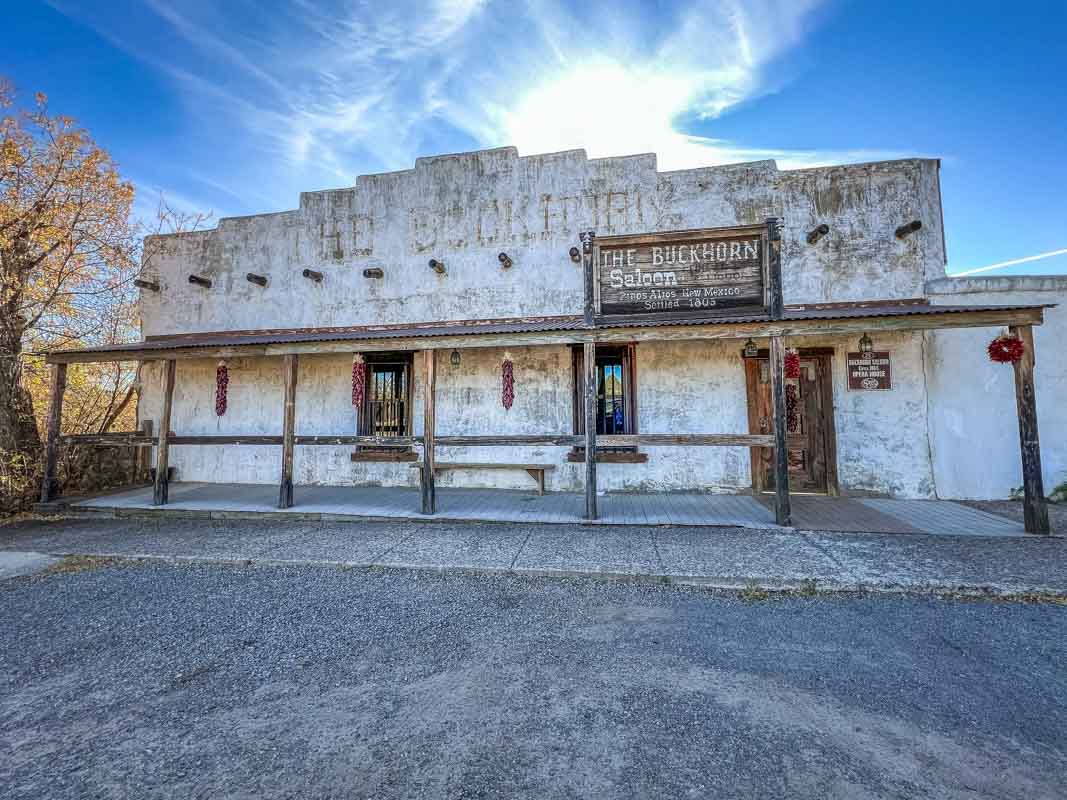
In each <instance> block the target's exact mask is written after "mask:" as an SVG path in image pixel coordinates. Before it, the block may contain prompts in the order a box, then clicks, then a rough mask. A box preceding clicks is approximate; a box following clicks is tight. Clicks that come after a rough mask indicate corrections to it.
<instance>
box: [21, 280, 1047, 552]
mask: <svg viewBox="0 0 1067 800" xmlns="http://www.w3.org/2000/svg"><path fill="white" fill-rule="evenodd" d="M1042 318H1043V308H1042V307H1040V306H984V307H979V306H968V307H963V306H959V307H954V306H931V305H928V304H925V303H923V302H921V301H898V302H882V303H853V304H827V305H824V306H804V307H800V306H796V307H789V306H786V307H785V308H784V309H782V310H781V311H779V312H776V313H775V314H773V315H767V314H754V315H750V316H743V317H741V316H737V317H719V318H707V319H686V320H665V321H662V322H649V321H640V322H634V323H627V322H622V321H620V322H614V323H612V324H610V325H601V326H597V325H592V324H590V323H589V322H588V320H586V319H584V318H583V317H581V316H578V315H575V316H562V317H543V318H522V319H507V320H467V321H458V322H448V323H428V324H424V325H415V326H411V325H406V326H402V325H382V326H359V327H353V328H344V329H338V328H334V329H313V330H310V329H309V330H287V331H274V330H271V331H244V332H219V333H207V334H189V335H179V336H163V337H153V338H150V339H148V340H146V341H144V342H139V343H135V344H130V345H119V346H111V347H103V348H94V349H87V350H79V351H65V352H64V351H60V352H54V353H50V354H48V361H49V362H51V363H52V364H53V365H54V367H53V369H54V379H53V395H52V406H51V409H50V414H49V428H48V434H47V453H48V460H47V463H46V472H45V477H44V484H43V486H42V495H41V499H42V502H43V503H45V504H48V503H51V502H52V501H54V500H55V499H56V494H57V492H56V479H55V462H56V452H57V448H58V447H60V446H62V445H64V444H80V445H91V446H103V447H107V446H137V447H141V448H143V449H144V450H145V451H146V453H147V452H148V449H149V448H154V463H155V469H154V486H153V487H152V488H151V489H150V490H146V489H141V490H133V491H131V492H126V493H123V494H120V495H117V496H112V498H111V499H110V500H108V499H106V498H101V499H98V500H89V501H84V502H83V503H81V504H79V507H89V508H115V509H119V510H121V509H127V510H132V509H137V510H141V511H143V510H145V509H146V508H150V507H162V506H166V507H168V508H173V509H174V510H183V511H189V512H206V513H208V514H212V513H220V514H228V513H244V512H254V513H267V512H268V511H280V512H285V511H291V512H292V513H305V514H315V513H318V514H332V515H339V516H345V515H348V516H355V517H368V516H371V517H374V516H383V517H389V518H411V519H415V518H425V517H427V516H431V515H433V516H437V517H441V518H445V519H470V520H478V519H492V520H496V521H529V522H535V521H536V522H573V521H575V520H579V519H580V520H582V521H585V522H587V523H606V524H653V525H660V524H691V525H709V524H710V525H739V526H746V527H768V526H775V525H777V526H791V527H798V528H804V529H813V530H870V531H880V532H881V531H884V532H897V533H918V532H946V531H947V529H949V528H951V529H953V531H955V532H960V530H968V529H974V530H994V529H995V530H996V531H997V532H1003V531H1004V530H1007V529H1008V528H1011V529H1012V530H1015V527H1016V526H1014V524H1013V523H1010V522H1008V521H1006V520H1000V518H997V517H991V516H990V515H981V516H975V514H980V512H973V510H972V509H968V508H967V507H966V506H962V505H959V504H955V503H947V504H943V503H933V504H930V501H916V500H887V499H880V498H858V497H857V498H834V497H829V498H820V497H809V496H807V495H798V494H794V493H791V491H790V477H789V464H788V461H787V458H786V453H787V451H788V449H789V448H790V447H791V446H793V445H792V442H791V440H792V438H793V437H792V436H791V435H790V433H789V431H788V430H787V425H786V413H785V394H786V392H785V374H784V363H783V362H784V354H785V350H786V347H787V345H788V346H801V347H802V346H803V344H804V342H805V341H812V340H813V337H826V336H848V337H856V338H858V337H859V336H861V335H866V334H868V333H869V334H871V335H875V336H877V335H878V334H879V333H885V334H889V333H898V332H902V331H909V332H912V331H924V330H936V329H946V328H968V327H983V328H985V327H997V326H1007V327H1009V328H1010V329H1011V330H1012V331H1013V333H1014V334H1015V335H1016V336H1018V337H1019V338H1020V339H1021V340H1022V341H1023V342H1024V343H1025V344H1026V348H1025V355H1024V357H1023V359H1022V360H1021V361H1019V362H1017V363H1016V364H1015V379H1016V389H1017V392H1016V394H1017V401H1018V415H1019V417H1018V424H1019V433H1020V444H1021V460H1022V467H1023V469H1022V473H1023V477H1024V489H1025V506H1026V526H1025V528H1026V530H1027V531H1028V532H1031V533H1047V532H1048V530H1049V529H1048V519H1047V512H1046V509H1045V505H1044V504H1045V500H1044V492H1043V487H1042V486H1041V469H1040V451H1039V443H1038V436H1037V427H1036V409H1035V405H1034V392H1033V364H1034V353H1033V338H1032V333H1031V326H1032V325H1039V324H1041V322H1042ZM753 338H756V339H760V340H762V341H764V342H766V344H767V345H769V355H770V358H769V361H770V370H769V371H770V376H769V377H770V384H771V408H770V410H771V416H772V419H771V420H770V424H771V430H767V429H766V428H764V429H762V430H761V431H760V432H758V433H757V432H754V430H758V429H754V428H753V427H752V426H751V424H750V426H749V430H748V431H742V432H700V431H696V432H687V431H661V432H643V431H642V432H634V433H625V434H608V435H604V434H601V433H598V431H597V425H596V403H597V402H598V399H597V397H596V394H595V388H594V387H595V386H596V377H595V373H594V372H593V370H594V368H595V363H596V359H595V354H596V348H597V346H598V345H616V346H618V345H627V344H632V343H639V342H678V341H695V340H712V341H718V342H736V343H737V344H738V345H740V344H741V343H742V342H744V341H745V340H748V339H753ZM545 345H569V346H573V347H577V348H578V349H579V350H580V351H582V352H584V365H585V370H586V372H585V380H584V386H585V387H586V390H585V391H584V393H583V394H584V408H583V409H581V410H582V412H583V413H582V414H581V416H582V418H583V419H582V422H584V426H583V427H584V430H581V432H580V433H578V432H576V433H569V432H565V431H558V430H557V431H551V432H545V433H543V434H522V435H515V434H507V435H494V434H493V433H492V432H491V431H487V432H485V433H479V434H477V435H448V434H446V435H438V429H439V427H443V428H445V430H447V424H448V421H447V420H441V419H439V418H438V410H437V404H436V402H435V397H436V394H435V393H436V386H437V381H438V370H439V366H438V365H439V363H440V361H441V360H442V358H441V356H442V355H443V354H447V353H448V352H449V351H453V350H458V351H464V352H469V351H471V350H472V349H477V348H493V347H495V348H499V347H511V348H523V347H535V346H545ZM739 350H740V347H739ZM396 351H407V352H409V353H412V354H414V355H415V356H418V360H419V361H420V362H421V363H422V365H423V373H422V374H423V381H424V385H423V386H422V402H421V408H420V412H421V414H420V415H421V417H422V432H421V435H414V431H413V430H411V429H409V430H407V431H405V435H402V436H382V435H370V436H368V435H358V434H356V435H353V434H350V433H338V434H337V435H301V432H300V431H299V430H297V422H296V420H297V415H296V408H297V405H298V404H299V402H300V391H299V387H298V363H300V361H301V359H303V358H312V357H315V356H321V355H327V354H341V353H352V352H358V353H374V352H396ZM246 356H247V357H256V358H261V359H262V358H269V359H275V358H276V359H277V364H278V369H279V372H280V374H281V376H282V378H283V385H284V391H283V397H282V400H283V402H282V403H281V406H280V407H279V408H277V414H276V420H277V423H278V428H280V430H281V434H280V435H225V434H224V433H220V434H218V435H210V436H208V435H183V433H182V431H180V430H178V431H175V430H174V426H173V417H172V411H173V407H174V396H175V382H176V376H177V370H176V366H177V364H178V363H180V362H183V361H186V360H193V359H199V360H201V361H204V360H209V359H220V358H239V357H246ZM131 360H132V361H142V362H143V361H154V362H158V363H159V364H160V365H161V367H162V369H161V370H160V373H161V377H162V386H161V387H160V388H161V390H160V397H161V398H162V408H161V413H160V415H159V418H158V421H157V424H156V426H155V431H156V432H157V434H156V435H154V434H153V433H151V432H148V431H140V432H124V433H106V434H102V435H95V436H82V437H78V436H62V435H61V433H60V431H61V419H62V405H61V403H62V397H63V389H64V386H65V379H66V369H67V365H68V364H77V363H79V362H86V361H131ZM561 377H562V376H561ZM220 421H222V422H224V421H225V418H224V417H220ZM576 427H577V426H576ZM709 427H712V425H709ZM278 428H275V430H277V429H278ZM163 431H166V432H167V435H162V436H161V435H158V433H159V432H163ZM217 445H225V446H227V447H230V448H232V450H230V451H228V452H232V453H234V454H236V453H237V452H240V451H242V450H244V449H245V448H247V447H253V448H259V447H280V449H281V456H282V457H281V470H280V474H279V479H278V483H276V484H274V485H273V486H270V485H262V484H244V483H242V484H224V483H217V484H204V483H189V484H183V483H178V482H174V481H173V479H172V476H171V470H170V468H169V467H170V460H169V458H170V452H171V448H172V447H203V446H217ZM298 446H301V447H309V446H311V447H315V446H332V447H338V446H346V447H347V446H356V447H379V448H389V447H394V448H395V447H403V448H408V449H410V450H411V451H412V453H413V454H415V458H416V459H417V461H416V462H415V464H414V465H413V466H414V467H415V469H414V470H412V471H413V472H416V473H417V474H418V475H419V477H420V481H419V482H420V484H421V488H420V489H412V488H408V489H403V488H390V489H386V488H379V487H372V486H314V485H306V486H305V485H300V486H295V485H294V471H293V455H294V451H295V449H296V448H297V447H298ZM529 446H539V447H546V448H564V447H569V448H575V449H581V450H584V452H585V453H589V452H594V453H597V458H596V459H585V458H584V457H583V458H582V459H581V460H582V461H583V462H584V464H582V466H581V469H582V472H583V477H584V493H582V494H578V493H574V492H555V493H550V494H548V495H545V496H544V497H538V496H537V495H535V494H533V493H528V492H515V491H508V490H499V489H494V490H463V489H444V488H438V486H437V485H436V481H435V475H436V474H437V472H438V471H439V469H440V467H441V466H445V465H440V464H437V463H436V461H437V457H436V451H437V449H438V448H444V447H447V448H453V449H454V448H490V449H491V450H493V451H496V452H500V453H501V454H502V458H501V459H500V461H504V460H506V459H507V458H508V453H509V449H510V450H512V451H513V450H515V449H516V448H521V447H529ZM626 447H652V448H677V447H687V448H693V447H696V448H706V447H719V448H721V447H734V448H744V449H747V450H749V451H750V452H753V453H755V452H759V451H762V452H771V453H772V454H773V469H774V473H773V477H774V489H773V493H770V494H758V493H757V494H756V495H755V496H753V495H743V496H737V495H734V496H724V495H714V494H707V493H689V492H679V493H667V494H658V493H642V492H636V493H627V494H621V493H620V494H615V493H604V492H603V491H602V489H601V488H600V487H598V483H597V467H598V462H601V461H602V460H604V459H603V458H602V456H601V453H602V452H603V449H604V448H626ZM234 457H235V458H236V455H234ZM466 466H472V465H466ZM509 466H514V467H525V466H528V465H526V464H514V465H509ZM178 477H179V478H180V477H181V476H180V475H179V476H178ZM917 504H918V505H917ZM920 511H922V512H923V513H919V512H920ZM972 512H973V513H972ZM944 515H947V516H945V517H944V520H943V521H942V522H938V521H937V520H938V518H939V517H941V516H944ZM1015 532H1018V531H1015Z"/></svg>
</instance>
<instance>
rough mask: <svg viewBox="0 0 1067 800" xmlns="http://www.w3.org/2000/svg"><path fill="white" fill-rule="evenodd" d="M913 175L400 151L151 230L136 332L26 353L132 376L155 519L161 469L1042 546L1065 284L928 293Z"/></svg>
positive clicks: (892, 170)
mask: <svg viewBox="0 0 1067 800" xmlns="http://www.w3.org/2000/svg"><path fill="white" fill-rule="evenodd" d="M939 170H940V163H939V162H938V161H936V160H930V159H908V160H900V161H887V162H878V163H869V164H855V165H847V166H835V167H823V168H814V169H804V170H789V171H785V170H779V169H778V168H777V166H776V164H775V163H774V162H773V161H761V162H755V163H747V164H734V165H727V166H718V167H708V168H699V169H690V170H681V171H676V172H659V171H657V168H656V157H655V156H654V155H651V154H647V155H637V156H630V157H622V158H605V159H588V158H587V157H586V155H585V153H584V152H583V151H580V150H579V151H570V152H563V153H555V154H550V155H539V156H527V157H520V156H519V154H518V152H517V151H516V150H515V149H514V148H501V149H496V150H487V151H480V152H473V153H463V154H458V155H447V156H440V157H433V158H421V159H419V160H418V161H416V163H415V167H414V169H410V170H404V171H400V172H392V173H386V174H380V175H363V176H360V177H359V178H358V179H357V180H356V184H355V186H354V187H353V188H349V189H339V190H330V191H318V192H308V193H304V194H302V195H301V197H300V206H299V208H298V209H296V210H293V211H285V212H281V213H273V214H262V215H256V216H249V217H239V218H227V219H221V220H220V221H219V223H218V227H217V228H216V229H214V230H207V231H200V232H194V233H185V234H179V235H173V236H163V237H155V238H154V239H152V240H150V241H149V242H148V243H146V251H147V252H148V253H149V256H148V258H147V259H146V270H145V274H143V275H142V276H141V280H140V281H139V285H140V286H141V287H142V289H141V313H142V325H143V337H144V339H143V341H141V342H138V343H133V344H130V345H122V346H115V347H109V348H97V349H89V350H82V351H59V352H54V353H52V354H50V355H49V361H51V362H53V363H55V364H57V365H59V366H60V367H61V366H62V365H64V364H66V363H75V362H78V361H90V360H92V361H96V360H121V359H126V360H137V361H140V362H142V363H143V369H142V373H141V381H142V387H143V388H142V394H141V399H140V405H139V409H138V414H139V418H140V420H141V421H142V422H147V423H150V424H151V425H152V426H153V427H152V430H154V431H155V434H154V435H155V436H158V432H159V431H161V430H166V431H170V432H171V436H170V437H169V438H168V439H167V440H166V443H165V445H164V446H162V447H156V448H155V449H154V455H153V460H154V463H158V465H159V467H160V468H159V469H157V471H156V488H155V502H156V503H158V504H162V503H165V502H166V501H167V498H168V485H169V484H168V478H169V480H171V481H174V480H177V481H181V482H217V483H236V484H274V485H277V486H279V491H278V497H279V504H280V505H281V506H282V507H287V506H289V505H292V503H293V502H294V499H295V502H296V503H297V505H299V502H300V500H299V497H300V487H301V486H305V485H335V486H382V487H399V486H407V487H417V486H422V487H423V493H422V497H423V499H422V510H423V511H424V512H427V513H432V511H433V510H434V502H435V501H434V497H435V491H436V489H437V488H440V487H484V488H505V489H527V490H530V489H538V488H539V489H543V490H544V491H547V492H578V493H583V492H584V493H586V500H585V516H586V517H590V518H595V517H596V516H597V513H598V512H597V508H596V506H597V497H598V493H601V494H602V493H605V492H607V493H617V492H640V493H646V492H701V493H722V494H745V493H756V494H759V493H764V492H775V493H776V510H777V514H778V519H779V522H788V521H789V496H790V493H793V494H796V493H806V494H827V495H843V496H860V497H890V498H998V497H1007V496H1008V495H1009V494H1010V493H1012V492H1013V491H1015V490H1017V489H1019V487H1024V488H1025V490H1026V494H1027V527H1028V529H1031V530H1033V531H1039V530H1046V531H1047V516H1046V512H1045V508H1044V499H1043V497H1044V494H1045V490H1046V489H1045V487H1048V488H1051V487H1052V486H1055V485H1056V484H1058V483H1061V482H1063V481H1064V480H1065V479H1067V447H1065V446H1064V443H1065V442H1067V414H1063V413H1062V408H1063V407H1064V401H1065V398H1067V366H1065V359H1064V358H1063V356H1062V350H1061V346H1060V345H1061V342H1062V341H1063V340H1064V338H1065V336H1067V316H1065V315H1064V312H1063V311H1062V309H1061V308H1056V307H1055V304H1057V303H1059V302H1060V301H1061V300H1062V299H1063V295H1064V293H1065V291H1067V281H1065V280H1064V279H1063V278H971V279H951V278H946V276H945V269H944V267H945V261H946V254H945V243H944V236H943V221H942V209H941V194H940V184H939ZM1039 326H1040V327H1039ZM1009 329H1010V331H1011V335H1012V337H1013V341H1019V342H1021V347H1020V348H1019V350H1020V351H1021V352H1020V353H1016V354H1015V356H1014V357H1016V358H1017V359H1018V360H1017V361H1015V363H1014V365H1013V364H1011V363H1008V364H994V363H991V361H990V360H989V357H988V356H987V353H986V348H987V345H988V344H989V343H990V341H991V340H992V339H994V338H995V337H997V336H1000V335H1002V334H1006V333H1008V331H1009ZM1009 349H1010V348H1009ZM1035 352H1037V353H1039V354H1038V355H1037V362H1036V363H1037V364H1038V368H1037V373H1036V375H1037V377H1036V379H1035V372H1034V357H1035ZM220 367H224V369H220ZM57 371H58V369H57ZM223 374H225V376H226V380H225V381H223V380H222V379H221V377H220V376H221V375H223ZM223 383H225V386H222V385H221V384H223ZM59 386H60V388H61V384H59ZM586 387H589V388H590V391H589V392H586ZM1035 387H1036V388H1035ZM220 392H224V394H225V397H224V402H223V404H222V406H219V405H218V403H217V399H218V398H217V395H218V394H219V393H220ZM58 394H60V395H61V392H59V393H58ZM220 412H221V413H220ZM58 413H59V412H58V411H56V412H55V415H58ZM1039 431H1040V435H1039ZM131 441H132V439H131ZM141 443H142V444H144V443H152V444H156V443H158V440H156V439H154V438H152V437H148V438H146V439H144V440H143V441H142V442H141ZM1042 443H1043V444H1044V445H1045V446H1044V449H1043V450H1041V449H1040V444H1042ZM51 446H52V447H53V448H54V447H55V446H56V442H55V437H54V436H53V441H52V445H51ZM590 448H595V452H596V454H597V458H596V460H595V462H593V463H589V462H588V459H587V458H586V455H587V453H588V452H589V451H590ZM49 480H50V478H49V476H46V484H45V489H44V496H45V499H47V498H48V497H49V496H50V492H52V493H54V484H51V485H50V484H49ZM294 486H295V487H296V488H295V490H294V488H293V487H294Z"/></svg>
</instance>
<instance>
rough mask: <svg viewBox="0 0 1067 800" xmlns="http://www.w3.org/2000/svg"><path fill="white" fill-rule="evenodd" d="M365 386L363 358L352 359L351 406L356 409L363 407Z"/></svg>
mask: <svg viewBox="0 0 1067 800" xmlns="http://www.w3.org/2000/svg"><path fill="white" fill-rule="evenodd" d="M366 386H367V365H366V364H365V363H364V361H363V356H360V355H355V356H353V357H352V405H354V406H355V407H356V408H362V407H363V392H364V390H365V389H366Z"/></svg>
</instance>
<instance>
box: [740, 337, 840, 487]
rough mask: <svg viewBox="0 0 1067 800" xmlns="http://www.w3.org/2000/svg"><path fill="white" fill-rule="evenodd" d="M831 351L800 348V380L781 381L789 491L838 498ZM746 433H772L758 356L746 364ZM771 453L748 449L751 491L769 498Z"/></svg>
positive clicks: (763, 355) (765, 368) (767, 377)
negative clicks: (767, 495)
mask: <svg viewBox="0 0 1067 800" xmlns="http://www.w3.org/2000/svg"><path fill="white" fill-rule="evenodd" d="M833 352H834V351H833V348H830V347H819V348H808V349H804V348H801V349H800V351H799V353H800V377H799V378H787V379H786V382H785V384H786V430H787V431H788V433H787V439H786V441H787V451H788V453H789V490H790V491H791V492H797V493H806V494H828V495H836V494H838V485H837V435H836V432H835V429H834V389H833V371H832V369H831V367H832V359H833ZM745 379H746V384H747V387H748V429H749V432H750V433H773V432H774V421H773V420H774V417H773V405H772V403H771V372H770V357H769V353H768V351H767V350H760V351H759V352H758V353H757V355H756V357H755V358H746V359H745ZM774 489H775V486H774V450H773V449H772V448H770V447H753V448H752V490H753V491H754V492H755V493H757V494H759V493H761V492H773V491H774Z"/></svg>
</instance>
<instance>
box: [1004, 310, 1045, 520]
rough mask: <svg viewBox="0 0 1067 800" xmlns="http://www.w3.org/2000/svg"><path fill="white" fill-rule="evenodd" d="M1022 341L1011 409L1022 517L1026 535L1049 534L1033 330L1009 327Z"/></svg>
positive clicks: (1017, 326)
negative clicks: (1018, 454)
mask: <svg viewBox="0 0 1067 800" xmlns="http://www.w3.org/2000/svg"><path fill="white" fill-rule="evenodd" d="M1010 331H1011V333H1012V335H1014V336H1018V337H1019V339H1021V340H1022V343H1023V346H1024V349H1023V357H1022V358H1021V359H1019V360H1018V361H1016V362H1015V364H1014V367H1015V406H1016V408H1017V409H1018V413H1019V449H1020V450H1021V451H1022V458H1023V493H1024V498H1023V518H1024V521H1025V525H1026V532H1027V533H1049V524H1048V506H1047V505H1045V486H1044V483H1043V481H1042V478H1041V442H1040V440H1039V439H1038V435H1037V397H1036V396H1035V394H1034V331H1033V328H1031V327H1030V326H1029V325H1012V326H1011V328H1010Z"/></svg>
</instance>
